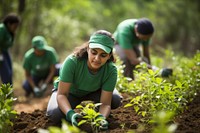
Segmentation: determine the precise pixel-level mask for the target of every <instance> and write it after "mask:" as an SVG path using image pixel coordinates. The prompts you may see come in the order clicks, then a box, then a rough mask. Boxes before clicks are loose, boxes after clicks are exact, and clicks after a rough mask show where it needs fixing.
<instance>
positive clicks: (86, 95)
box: [47, 30, 122, 129]
mask: <svg viewBox="0 0 200 133" xmlns="http://www.w3.org/2000/svg"><path fill="white" fill-rule="evenodd" d="M113 46H114V39H113V37H112V34H111V33H110V32H108V31H105V30H99V31H97V32H95V33H94V34H93V35H91V37H90V40H89V42H88V43H86V44H84V45H82V46H81V47H78V48H77V49H75V51H74V53H73V54H71V55H69V56H68V57H67V58H66V59H65V61H64V63H63V64H62V68H61V71H60V75H59V79H58V80H57V81H56V82H55V86H54V90H53V94H52V96H51V98H50V100H49V104H48V108H47V116H49V117H50V119H51V120H52V121H54V122H56V123H57V122H60V120H61V119H62V118H65V119H66V120H67V121H69V122H71V123H72V125H75V126H77V118H79V117H80V114H78V113H75V111H74V110H73V109H74V108H75V107H76V106H77V105H78V104H80V103H81V102H82V101H84V100H91V101H94V102H95V103H102V104H101V106H100V108H99V112H100V114H101V115H99V117H102V118H103V120H102V125H101V128H102V129H107V128H108V122H107V121H106V118H107V117H108V116H109V114H110V110H111V109H115V108H117V107H119V106H120V105H121V98H122V97H121V96H120V95H119V93H118V92H117V90H116V89H114V88H115V85H116V82H117V68H116V66H115V64H114V57H113V53H112V50H113Z"/></svg>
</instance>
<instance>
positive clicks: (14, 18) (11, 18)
mask: <svg viewBox="0 0 200 133" xmlns="http://www.w3.org/2000/svg"><path fill="white" fill-rule="evenodd" d="M20 21H21V19H20V17H19V16H18V15H17V14H15V13H10V14H8V15H6V16H5V17H4V19H3V23H4V24H5V25H7V24H14V23H20Z"/></svg>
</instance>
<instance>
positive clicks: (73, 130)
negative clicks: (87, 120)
mask: <svg viewBox="0 0 200 133" xmlns="http://www.w3.org/2000/svg"><path fill="white" fill-rule="evenodd" d="M38 133H85V132H83V131H81V130H80V129H79V128H77V127H74V126H71V125H69V124H68V123H67V122H66V121H65V120H64V119H63V120H62V127H61V128H59V127H54V126H51V127H49V128H48V129H47V130H46V129H38Z"/></svg>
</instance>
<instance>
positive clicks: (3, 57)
mask: <svg viewBox="0 0 200 133" xmlns="http://www.w3.org/2000/svg"><path fill="white" fill-rule="evenodd" d="M20 21H21V20H20V17H19V16H18V15H17V14H15V13H10V14H8V15H6V16H5V17H4V19H3V22H2V23H0V78H1V81H2V83H4V84H7V83H9V84H13V82H12V76H13V70H12V60H11V57H10V53H9V49H10V48H11V47H12V46H13V41H14V38H15V32H16V30H17V28H18V26H19V24H20Z"/></svg>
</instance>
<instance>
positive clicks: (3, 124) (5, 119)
mask: <svg viewBox="0 0 200 133" xmlns="http://www.w3.org/2000/svg"><path fill="white" fill-rule="evenodd" d="M15 100H16V98H13V88H12V86H11V85H10V84H2V85H1V87H0V132H1V133H7V132H9V130H10V129H9V127H10V126H12V125H13V123H12V122H11V119H12V118H15V116H16V114H17V112H16V111H14V110H13V108H12V106H13V102H14V101H15Z"/></svg>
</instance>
